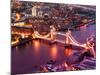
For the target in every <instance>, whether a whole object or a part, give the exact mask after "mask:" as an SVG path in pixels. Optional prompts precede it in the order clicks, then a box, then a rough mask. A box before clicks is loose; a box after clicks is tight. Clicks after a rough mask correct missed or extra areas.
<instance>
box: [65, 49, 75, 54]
mask: <svg viewBox="0 0 100 75" xmlns="http://www.w3.org/2000/svg"><path fill="white" fill-rule="evenodd" d="M72 53H73V51H72V49H71V48H66V49H65V56H71V55H72Z"/></svg>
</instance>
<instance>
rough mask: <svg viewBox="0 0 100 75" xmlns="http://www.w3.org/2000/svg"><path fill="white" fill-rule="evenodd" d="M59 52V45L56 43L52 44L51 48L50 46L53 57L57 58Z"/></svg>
mask: <svg viewBox="0 0 100 75" xmlns="http://www.w3.org/2000/svg"><path fill="white" fill-rule="evenodd" d="M57 53H58V50H57V45H56V44H55V45H53V46H51V48H50V54H51V58H52V59H56V58H57Z"/></svg>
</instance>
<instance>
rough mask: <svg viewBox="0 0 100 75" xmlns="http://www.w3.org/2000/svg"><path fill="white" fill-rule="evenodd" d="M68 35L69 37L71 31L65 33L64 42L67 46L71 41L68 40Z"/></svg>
mask: <svg viewBox="0 0 100 75" xmlns="http://www.w3.org/2000/svg"><path fill="white" fill-rule="evenodd" d="M69 35H71V31H69V30H68V31H67V32H66V40H65V44H66V45H68V44H71V40H70V38H69Z"/></svg>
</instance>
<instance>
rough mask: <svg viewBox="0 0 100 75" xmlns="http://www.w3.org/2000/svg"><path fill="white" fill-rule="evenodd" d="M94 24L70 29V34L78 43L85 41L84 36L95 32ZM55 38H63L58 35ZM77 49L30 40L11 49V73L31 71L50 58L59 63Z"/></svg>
mask: <svg viewBox="0 0 100 75" xmlns="http://www.w3.org/2000/svg"><path fill="white" fill-rule="evenodd" d="M95 30H96V29H95V25H91V26H89V27H87V28H86V29H85V28H81V29H80V30H79V31H72V36H73V37H74V38H75V39H76V40H77V41H78V42H80V43H85V42H86V38H87V37H89V36H90V35H92V34H95ZM57 39H61V40H64V37H62V36H58V38H57ZM75 51H77V50H74V49H67V48H65V47H64V46H63V45H60V44H48V42H45V41H41V40H32V41H29V42H27V43H25V44H23V45H21V46H17V47H14V48H12V49H11V59H12V60H11V72H12V73H15V74H16V73H32V72H33V66H35V65H45V64H46V63H47V62H48V61H50V60H56V61H57V63H56V64H60V63H62V62H64V61H65V60H66V57H67V56H70V55H71V54H73V52H75Z"/></svg>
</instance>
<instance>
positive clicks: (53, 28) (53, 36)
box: [50, 26, 56, 41]
mask: <svg viewBox="0 0 100 75" xmlns="http://www.w3.org/2000/svg"><path fill="white" fill-rule="evenodd" d="M50 28H51V30H50V39H51V40H52V41H54V40H55V39H56V29H55V27H54V26H51V27H50Z"/></svg>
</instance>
